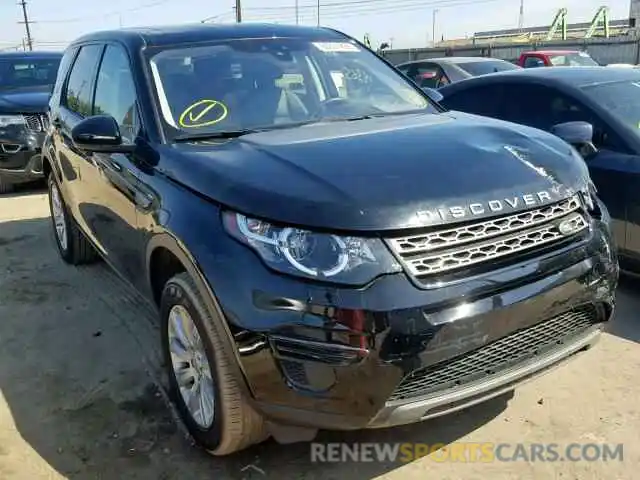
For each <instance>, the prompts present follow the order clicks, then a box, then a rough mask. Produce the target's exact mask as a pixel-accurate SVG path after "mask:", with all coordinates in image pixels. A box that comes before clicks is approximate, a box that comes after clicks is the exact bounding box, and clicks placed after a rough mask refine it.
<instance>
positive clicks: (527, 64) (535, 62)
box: [524, 57, 544, 68]
mask: <svg viewBox="0 0 640 480" xmlns="http://www.w3.org/2000/svg"><path fill="white" fill-rule="evenodd" d="M533 67H544V62H543V61H542V59H541V58H539V57H527V58H525V60H524V68H533Z"/></svg>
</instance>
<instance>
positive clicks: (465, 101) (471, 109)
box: [441, 85, 504, 118]
mask: <svg viewBox="0 0 640 480" xmlns="http://www.w3.org/2000/svg"><path fill="white" fill-rule="evenodd" d="M443 94H444V95H445V99H444V100H443V101H442V102H441V103H442V104H443V105H444V106H445V107H447V108H448V109H449V110H459V111H461V112H467V113H474V114H476V115H483V116H486V117H494V118H499V117H500V115H501V110H502V105H503V101H504V100H503V88H502V87H501V86H499V85H484V86H479V87H475V88H467V89H465V90H461V91H459V92H455V93H453V94H447V93H446V92H443Z"/></svg>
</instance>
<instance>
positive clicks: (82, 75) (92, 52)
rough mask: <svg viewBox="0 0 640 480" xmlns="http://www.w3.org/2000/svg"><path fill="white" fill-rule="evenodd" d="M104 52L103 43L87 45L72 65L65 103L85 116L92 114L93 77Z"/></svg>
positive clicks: (70, 108) (81, 49)
mask: <svg viewBox="0 0 640 480" xmlns="http://www.w3.org/2000/svg"><path fill="white" fill-rule="evenodd" d="M101 52H102V45H86V46H84V47H82V48H80V52H79V53H78V56H77V57H76V61H75V62H74V64H73V67H71V74H70V75H69V81H68V83H67V90H66V93H65V98H64V102H63V103H64V105H65V106H66V107H67V108H68V109H69V110H71V111H73V112H75V113H77V114H78V115H81V116H83V117H85V116H90V115H91V96H92V95H91V94H92V84H93V78H94V76H95V72H96V67H97V65H98V60H99V58H100V53H101Z"/></svg>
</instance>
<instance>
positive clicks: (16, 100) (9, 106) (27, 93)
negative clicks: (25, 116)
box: [0, 89, 51, 114]
mask: <svg viewBox="0 0 640 480" xmlns="http://www.w3.org/2000/svg"><path fill="white" fill-rule="evenodd" d="M50 96H51V93H50V92H49V90H48V89H37V90H8V91H1V90H0V114H6V113H43V112H45V111H46V110H47V105H48V103H49V97H50Z"/></svg>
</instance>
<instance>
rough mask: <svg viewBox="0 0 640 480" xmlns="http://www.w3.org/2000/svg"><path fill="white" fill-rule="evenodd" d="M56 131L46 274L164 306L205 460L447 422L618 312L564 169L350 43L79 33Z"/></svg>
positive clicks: (560, 156) (572, 164) (601, 237)
mask: <svg viewBox="0 0 640 480" xmlns="http://www.w3.org/2000/svg"><path fill="white" fill-rule="evenodd" d="M50 113H51V118H52V122H53V123H54V124H55V128H53V129H52V131H51V134H50V135H49V136H48V137H47V141H46V144H45V155H46V163H45V172H46V174H47V175H48V178H49V190H50V204H51V213H52V219H53V222H52V224H53V227H54V230H55V238H56V240H57V245H58V249H59V251H60V254H61V256H62V258H63V259H64V260H65V261H66V262H69V263H71V264H80V263H83V262H88V261H91V260H94V259H95V258H96V257H97V256H99V257H102V258H104V259H105V260H106V262H107V263H108V264H110V265H111V266H112V267H113V268H114V269H115V270H116V271H117V272H119V274H120V275H121V276H122V277H123V278H124V279H126V280H127V281H128V282H129V283H130V284H131V287H132V288H135V289H137V290H139V291H140V292H141V293H142V294H143V295H144V296H146V298H147V299H149V300H150V301H151V302H152V303H153V304H154V305H155V306H157V309H158V310H159V315H160V319H161V321H162V332H163V345H162V348H163V350H164V354H165V357H166V365H167V369H168V374H169V381H170V386H171V388H172V392H173V393H174V395H175V396H174V398H175V401H176V403H177V406H178V409H179V411H180V412H181V415H182V417H183V419H184V421H185V423H186V425H187V426H188V427H189V429H190V431H191V433H192V434H193V436H194V437H195V439H196V440H197V441H198V442H199V443H200V444H201V445H203V446H204V447H205V448H206V449H207V450H209V451H211V452H213V453H215V454H219V455H222V454H227V453H231V452H233V451H235V450H238V449H240V448H244V447H246V446H248V445H250V444H252V443H256V442H259V441H261V440H262V439H264V438H267V437H268V436H269V435H272V436H274V437H275V438H276V439H277V440H279V441H283V442H290V441H300V440H309V439H311V438H313V436H314V435H315V433H316V432H317V429H319V428H327V429H343V430H344V429H361V428H372V427H381V426H391V425H399V424H405V423H409V422H416V421H419V420H423V419H427V418H430V417H434V416H437V415H442V414H444V413H446V412H451V411H455V410H458V409H461V408H464V407H466V406H469V405H472V404H475V403H478V402H480V401H483V400H485V399H488V398H491V397H494V396H497V395H500V394H502V393H505V392H509V391H511V390H512V389H513V388H514V387H515V385H516V384H518V383H519V382H521V381H524V380H527V379H529V378H531V377H532V376H534V375H535V374H538V373H540V372H542V371H544V370H547V369H548V368H550V367H552V366H554V365H557V364H558V363H560V362H561V361H562V360H565V359H567V358H570V357H573V356H574V354H576V353H578V352H581V351H583V350H585V349H587V348H588V347H589V346H591V345H592V344H593V343H594V342H595V340H596V339H597V338H598V335H599V332H600V330H601V328H602V327H603V325H604V324H605V323H606V322H607V320H609V318H610V317H611V315H612V312H613V308H614V300H613V293H614V288H615V286H616V283H617V278H618V267H617V262H616V258H615V253H614V252H612V250H611V248H610V231H609V216H608V213H607V210H606V208H605V206H604V205H603V204H602V203H601V202H600V201H599V199H598V198H597V197H596V195H595V192H594V190H593V187H592V184H591V182H590V179H589V175H588V171H587V169H586V166H585V164H584V162H583V160H582V158H580V156H579V155H578V153H577V152H576V151H575V150H574V149H573V148H572V147H570V146H569V145H568V144H566V143H564V142H563V141H562V140H560V139H559V138H557V137H555V136H552V135H550V134H548V133H545V132H542V131H539V130H535V129H532V128H527V127H524V126H518V125H514V124H510V123H506V122H501V121H499V120H492V119H488V118H482V117H476V116H473V115H468V114H462V113H448V112H446V111H445V110H444V109H442V108H441V107H440V106H439V105H438V104H437V103H435V102H434V101H432V100H431V99H430V98H429V97H428V96H427V94H426V93H425V92H423V91H421V90H420V89H419V88H418V87H417V86H416V85H415V84H414V83H413V82H411V81H410V80H408V79H407V78H405V77H404V76H402V75H401V74H400V73H398V72H397V71H396V70H395V69H394V68H393V67H392V66H391V65H390V64H388V63H386V62H385V61H384V60H382V59H380V58H379V57H377V56H376V55H375V54H374V53H373V52H371V51H370V50H368V49H367V48H365V47H363V46H362V45H361V44H360V43H359V42H357V41H355V40H353V39H352V38H349V37H347V36H345V35H344V34H342V33H339V32H336V31H333V30H329V29H321V28H306V27H288V26H273V25H256V24H253V25H249V24H246V25H244V24H239V25H231V26H224V25H219V26H207V25H201V26H183V27H175V28H149V29H134V30H122V31H114V32H106V33H105V32H103V33H96V34H92V35H88V36H85V37H83V38H80V39H79V40H77V41H76V42H74V43H73V44H72V45H71V46H70V47H69V48H68V50H67V51H66V53H65V56H64V59H63V65H62V67H61V71H60V75H59V77H58V81H57V83H56V87H55V90H54V93H53V97H52V101H51V112H50Z"/></svg>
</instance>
